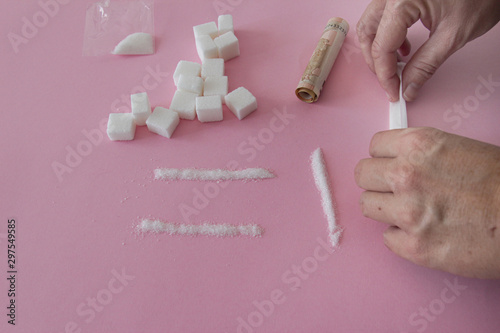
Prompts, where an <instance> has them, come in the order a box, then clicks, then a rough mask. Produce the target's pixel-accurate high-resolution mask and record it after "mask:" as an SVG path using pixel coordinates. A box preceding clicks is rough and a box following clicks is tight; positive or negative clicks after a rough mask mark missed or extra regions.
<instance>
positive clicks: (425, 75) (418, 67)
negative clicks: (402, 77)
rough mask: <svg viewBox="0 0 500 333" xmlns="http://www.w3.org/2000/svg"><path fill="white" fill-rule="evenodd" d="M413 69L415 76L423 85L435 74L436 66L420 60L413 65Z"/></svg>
mask: <svg viewBox="0 0 500 333" xmlns="http://www.w3.org/2000/svg"><path fill="white" fill-rule="evenodd" d="M413 68H414V71H415V72H416V75H417V76H418V77H420V81H421V82H422V83H423V82H425V81H427V80H429V79H430V78H431V77H432V76H433V75H434V73H436V71H437V69H438V66H437V65H434V64H432V63H431V62H429V61H425V60H422V59H421V60H419V61H418V62H416V63H415V64H414V65H413Z"/></svg>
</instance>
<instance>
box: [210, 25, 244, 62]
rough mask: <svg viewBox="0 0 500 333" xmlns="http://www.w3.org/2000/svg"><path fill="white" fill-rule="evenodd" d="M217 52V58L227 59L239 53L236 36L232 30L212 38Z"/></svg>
mask: <svg viewBox="0 0 500 333" xmlns="http://www.w3.org/2000/svg"><path fill="white" fill-rule="evenodd" d="M214 42H215V45H217V50H218V52H219V58H222V59H224V60H225V61H228V60H230V59H233V58H234V57H237V56H239V55H240V45H239V43H238V38H236V36H235V35H234V33H233V32H231V31H229V32H226V33H225V34H223V35H221V36H219V37H217V38H215V39H214Z"/></svg>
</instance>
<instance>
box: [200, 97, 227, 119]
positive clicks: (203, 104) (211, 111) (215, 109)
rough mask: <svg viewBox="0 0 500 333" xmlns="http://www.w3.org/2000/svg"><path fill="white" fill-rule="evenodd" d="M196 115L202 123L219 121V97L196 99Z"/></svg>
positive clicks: (220, 107)
mask: <svg viewBox="0 0 500 333" xmlns="http://www.w3.org/2000/svg"><path fill="white" fill-rule="evenodd" d="M196 115H197V116H198V120H199V121H201V122H202V123H205V122H209V121H221V120H222V118H223V115H222V101H221V99H220V98H219V96H202V97H196Z"/></svg>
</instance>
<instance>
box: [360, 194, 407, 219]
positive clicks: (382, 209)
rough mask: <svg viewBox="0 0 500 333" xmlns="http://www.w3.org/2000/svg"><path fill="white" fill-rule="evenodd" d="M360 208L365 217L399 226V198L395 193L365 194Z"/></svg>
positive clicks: (362, 196) (362, 195)
mask: <svg viewBox="0 0 500 333" xmlns="http://www.w3.org/2000/svg"><path fill="white" fill-rule="evenodd" d="M360 206H361V211H362V212H363V215H364V216H366V217H368V218H370V219H373V220H375V221H379V222H382V223H387V224H389V225H392V226H397V225H398V219H397V214H396V212H397V211H398V207H397V198H396V197H395V196H394V194H393V193H379V192H372V191H367V192H363V193H362V194H361V199H360Z"/></svg>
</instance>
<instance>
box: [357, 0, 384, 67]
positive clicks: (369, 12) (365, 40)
mask: <svg viewBox="0 0 500 333" xmlns="http://www.w3.org/2000/svg"><path fill="white" fill-rule="evenodd" d="M384 8H385V1H380V0H378V1H372V2H371V3H370V4H369V5H368V7H367V8H366V10H365V11H364V13H363V15H361V18H360V19H359V21H358V24H357V25H356V33H357V35H358V40H359V44H360V46H361V51H362V53H363V57H364V58H365V61H366V63H367V64H368V67H369V68H370V69H371V70H372V71H373V72H375V69H374V67H373V58H372V55H371V49H372V43H373V39H374V38H375V35H376V33H377V29H378V25H379V23H380V19H381V18H382V13H383V12H384Z"/></svg>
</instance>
